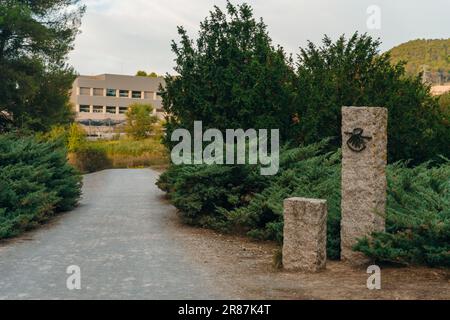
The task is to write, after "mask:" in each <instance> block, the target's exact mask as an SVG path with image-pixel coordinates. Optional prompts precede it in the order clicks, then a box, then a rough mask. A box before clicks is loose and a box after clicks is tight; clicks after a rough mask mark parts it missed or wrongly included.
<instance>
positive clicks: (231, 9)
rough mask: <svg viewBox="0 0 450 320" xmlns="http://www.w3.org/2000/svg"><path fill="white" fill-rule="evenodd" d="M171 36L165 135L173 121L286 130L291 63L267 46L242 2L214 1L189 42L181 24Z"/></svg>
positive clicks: (264, 31) (186, 124) (260, 23)
mask: <svg viewBox="0 0 450 320" xmlns="http://www.w3.org/2000/svg"><path fill="white" fill-rule="evenodd" d="M178 33H179V35H180V37H181V41H180V43H175V42H173V44H172V50H173V52H174V53H175V55H176V67H175V71H176V72H177V73H178V74H179V76H176V77H172V76H169V75H168V76H166V78H165V80H166V88H165V89H163V90H162V97H163V105H164V108H165V110H166V111H167V112H168V113H169V114H170V115H171V117H169V119H168V122H167V125H166V127H167V133H168V134H167V137H168V138H169V139H170V134H171V131H172V130H173V129H174V128H176V127H183V128H185V129H188V130H189V129H191V128H192V127H193V122H194V121H195V120H201V121H203V126H204V127H205V128H217V129H220V130H224V129H228V128H243V129H246V128H256V129H258V128H267V129H270V128H276V129H281V134H282V135H283V136H287V134H288V132H289V127H290V125H291V117H290V115H289V112H290V109H291V107H292V106H291V104H292V103H291V101H292V89H291V86H292V82H293V79H294V72H293V68H291V66H290V65H289V61H288V59H287V57H286V55H285V53H284V51H283V49H282V48H280V47H277V48H275V47H273V46H272V41H271V39H270V37H269V35H268V33H267V28H266V25H265V24H264V22H263V21H262V20H261V21H257V20H255V19H254V17H253V12H252V9H251V7H250V6H249V5H247V4H242V5H239V6H234V5H232V4H231V3H229V2H228V3H227V6H226V12H223V11H222V10H221V9H220V8H218V7H215V8H214V10H213V11H211V12H210V16H209V17H207V18H206V19H205V20H204V21H203V23H201V24H200V32H199V36H198V40H197V41H196V42H194V41H193V40H192V39H191V38H190V37H189V36H188V34H187V32H186V30H185V29H184V28H182V27H179V28H178Z"/></svg>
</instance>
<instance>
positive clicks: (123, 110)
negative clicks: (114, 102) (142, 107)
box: [119, 107, 128, 114]
mask: <svg viewBox="0 0 450 320" xmlns="http://www.w3.org/2000/svg"><path fill="white" fill-rule="evenodd" d="M127 111H128V108H127V107H119V113H120V114H124V113H126V112H127Z"/></svg>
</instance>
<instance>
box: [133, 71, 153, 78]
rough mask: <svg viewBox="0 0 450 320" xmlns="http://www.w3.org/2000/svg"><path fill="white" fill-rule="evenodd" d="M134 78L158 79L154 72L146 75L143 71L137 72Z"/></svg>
mask: <svg viewBox="0 0 450 320" xmlns="http://www.w3.org/2000/svg"><path fill="white" fill-rule="evenodd" d="M136 76H138V77H150V78H158V74H157V73H156V72H150V73H147V72H145V71H143V70H139V71H138V72H136Z"/></svg>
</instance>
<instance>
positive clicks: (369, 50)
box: [292, 33, 450, 164]
mask: <svg viewBox="0 0 450 320" xmlns="http://www.w3.org/2000/svg"><path fill="white" fill-rule="evenodd" d="M379 44H380V43H379V41H377V40H373V39H372V38H371V37H369V36H367V35H358V34H357V33H355V34H354V35H353V36H352V37H351V38H350V39H348V40H346V39H345V38H344V37H343V36H342V37H340V38H339V39H338V40H337V41H336V42H332V41H331V40H330V39H329V38H328V37H325V38H324V40H323V45H322V46H321V47H317V46H316V45H314V44H313V43H311V42H310V43H309V44H308V46H307V48H305V49H301V54H300V57H299V62H298V82H297V100H296V110H297V113H298V117H299V124H298V126H296V128H295V135H296V136H297V139H298V140H299V141H300V142H303V143H306V144H309V143H315V142H317V141H318V140H320V139H323V138H326V137H336V139H335V142H334V143H335V145H336V146H340V145H341V134H340V130H341V107H342V106H383V107H386V108H387V109H388V112H389V128H388V137H389V146H388V153H389V162H390V163H392V162H395V161H398V160H402V159H403V160H409V159H412V160H413V162H412V163H411V164H415V163H420V162H424V161H426V160H428V159H432V158H434V157H435V156H436V155H438V154H442V155H445V156H450V149H449V148H448V141H449V140H450V126H449V125H448V124H445V123H443V121H442V119H443V115H442V112H441V111H440V108H439V105H438V103H437V102H436V99H434V98H432V97H431V95H430V92H429V88H427V87H424V86H423V84H422V83H421V79H420V77H415V78H408V77H405V70H404V66H403V65H402V64H397V65H391V64H390V58H389V55H388V54H384V55H379V51H378V47H379ZM292 132H294V131H292Z"/></svg>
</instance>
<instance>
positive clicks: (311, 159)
mask: <svg viewBox="0 0 450 320" xmlns="http://www.w3.org/2000/svg"><path fill="white" fill-rule="evenodd" d="M327 143H328V142H327V141H324V142H321V143H318V144H314V145H309V146H303V147H296V148H285V149H284V150H282V152H281V155H280V173H279V174H278V175H276V176H272V177H262V176H259V170H258V168H257V166H186V165H181V166H171V167H170V168H169V170H168V171H166V172H165V173H164V174H163V175H162V176H161V177H160V179H159V181H158V183H157V184H158V186H159V187H160V188H161V189H162V190H164V191H166V192H168V195H169V197H170V199H171V202H172V203H173V204H174V205H175V206H176V207H177V208H178V209H179V210H180V212H181V216H182V217H183V219H184V220H185V221H186V222H188V223H191V224H195V225H200V226H204V227H211V228H215V229H219V230H222V231H228V232H239V233H242V232H244V233H246V234H247V235H249V236H251V237H254V238H257V239H268V240H276V241H278V242H282V240H283V200H284V199H286V198H289V197H293V196H297V197H298V196H301V197H309V198H319V199H326V200H327V201H328V227H327V233H328V234H327V254H328V257H329V258H331V259H338V258H339V256H340V216H341V207H340V206H341V185H340V184H341V164H340V159H341V154H340V151H337V152H331V153H330V152H326V151H325V150H326V144H327ZM387 174H388V202H387V229H386V233H380V234H377V235H375V238H374V239H375V240H374V242H368V240H365V239H361V242H360V245H359V246H358V247H357V249H358V250H360V251H362V252H364V253H366V254H367V255H369V256H371V257H373V258H375V259H377V260H380V261H396V262H398V263H419V264H428V265H435V266H447V267H448V266H450V263H449V260H448V251H449V249H450V248H449V244H450V241H449V235H450V230H449V226H450V212H449V209H450V162H449V161H447V160H445V161H444V162H443V163H442V164H441V165H439V166H435V167H432V168H430V167H429V165H428V164H423V165H421V166H418V167H415V168H408V167H407V166H405V165H404V164H400V163H397V164H394V165H390V166H388V170H387Z"/></svg>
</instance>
